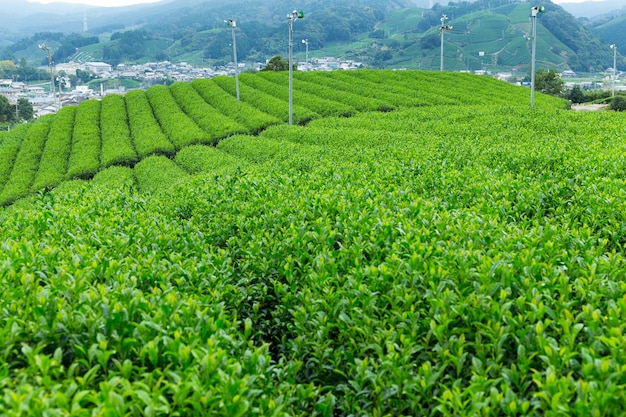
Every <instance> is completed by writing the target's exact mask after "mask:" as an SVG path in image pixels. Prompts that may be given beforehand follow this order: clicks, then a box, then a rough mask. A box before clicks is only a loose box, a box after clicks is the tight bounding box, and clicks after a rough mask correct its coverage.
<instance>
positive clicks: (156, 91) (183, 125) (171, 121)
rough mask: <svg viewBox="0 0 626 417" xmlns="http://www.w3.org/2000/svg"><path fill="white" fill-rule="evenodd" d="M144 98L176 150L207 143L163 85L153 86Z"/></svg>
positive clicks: (203, 135) (196, 126) (202, 133)
mask: <svg viewBox="0 0 626 417" xmlns="http://www.w3.org/2000/svg"><path fill="white" fill-rule="evenodd" d="M146 97H147V98H148V101H149V102H150V105H151V106H152V111H153V112H154V115H155V116H156V119H157V121H158V122H159V125H160V126H161V129H163V132H164V133H165V134H166V135H167V136H168V137H169V139H170V141H171V142H172V143H173V144H174V146H175V147H176V149H177V150H180V149H182V148H183V147H185V146H188V145H192V144H196V143H208V142H209V137H208V135H207V134H206V133H205V132H203V131H202V129H200V128H199V127H198V125H196V123H195V122H194V121H193V120H192V119H190V118H189V117H188V116H187V115H186V114H185V113H184V112H183V111H182V110H181V109H180V107H179V106H178V104H177V103H176V100H174V97H172V93H171V92H170V89H169V88H167V87H165V86H164V85H157V86H154V87H152V88H150V89H148V91H146Z"/></svg>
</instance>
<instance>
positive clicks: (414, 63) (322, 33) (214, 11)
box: [0, 0, 626, 72]
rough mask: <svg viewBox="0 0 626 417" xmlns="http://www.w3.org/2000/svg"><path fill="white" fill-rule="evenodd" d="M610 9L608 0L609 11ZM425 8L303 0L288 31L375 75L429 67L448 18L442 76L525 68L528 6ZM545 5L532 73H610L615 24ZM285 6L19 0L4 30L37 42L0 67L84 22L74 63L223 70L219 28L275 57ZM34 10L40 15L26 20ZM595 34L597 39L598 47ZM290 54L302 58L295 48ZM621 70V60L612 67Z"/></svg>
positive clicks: (189, 0) (277, 1)
mask: <svg viewBox="0 0 626 417" xmlns="http://www.w3.org/2000/svg"><path fill="white" fill-rule="evenodd" d="M611 1H614V0H607V3H608V2H611ZM424 2H428V3H429V5H430V3H431V1H430V0H302V1H300V2H298V7H299V8H301V9H302V10H304V11H305V18H304V19H303V20H302V21H301V22H298V23H297V24H296V25H295V31H296V35H295V36H297V37H298V38H302V39H308V40H309V48H310V52H311V56H316V54H318V56H319V55H322V54H323V55H326V54H329V55H332V56H338V57H342V58H347V59H354V60H359V61H363V62H365V63H366V64H367V65H368V66H370V67H376V68H401V67H408V68H423V69H437V68H438V67H439V52H440V50H439V49H440V39H439V38H440V37H439V25H440V17H441V15H442V14H446V15H447V16H448V17H449V21H448V23H450V24H451V25H453V26H454V30H452V31H450V32H449V33H446V36H445V39H446V45H445V61H446V62H445V68H446V69H449V70H455V71H459V70H478V69H489V70H499V69H500V70H502V69H515V70H518V71H524V69H525V68H526V67H527V66H528V65H529V62H530V56H529V55H530V43H529V39H528V34H529V30H530V27H529V10H530V7H531V6H532V5H534V3H530V2H520V1H519V0H476V1H474V2H454V3H449V4H447V5H445V4H443V3H441V4H435V5H434V6H433V7H432V8H430V9H427V8H423V7H416V4H422V3H424ZM433 3H435V2H433ZM444 3H447V2H444ZM545 6H546V13H544V14H542V15H541V16H540V18H539V19H538V24H539V28H538V29H539V30H538V34H539V36H538V42H539V44H538V48H539V49H538V56H537V62H538V64H539V66H540V67H542V66H543V67H554V68H557V69H559V70H565V69H573V70H575V71H580V72H594V71H603V70H604V69H605V68H607V67H609V66H612V53H611V51H610V50H609V48H608V44H605V43H606V42H607V38H606V37H607V36H616V34H617V33H626V30H621V28H622V27H623V26H621V25H623V24H624V23H623V22H622V21H620V20H613V19H608V20H604V21H602V22H596V23H593V24H592V23H590V22H589V21H587V22H586V23H587V25H586V26H585V25H583V24H582V23H584V22H582V20H580V19H579V20H577V19H576V18H574V16H572V15H571V14H570V13H568V12H566V11H565V10H564V9H563V8H561V7H560V6H558V5H555V4H553V3H550V2H547V3H546V5H545ZM293 7H294V6H293V2H292V1H291V0H289V1H288V0H263V1H260V0H232V1H230V2H228V3H226V4H225V3H223V2H221V1H218V0H208V1H200V0H177V1H163V2H160V3H153V4H147V5H137V6H132V7H124V8H94V7H84V6H74V5H71V6H69V5H67V4H65V5H58V6H52V5H36V6H35V5H33V4H32V3H28V2H26V1H24V0H17V2H16V8H15V10H16V11H15V13H14V14H15V16H14V19H13V20H12V25H13V26H18V27H19V28H21V29H20V30H24V29H23V27H22V26H20V19H22V20H28V21H29V24H30V25H29V26H28V27H29V28H30V30H31V32H30V34H29V36H33V34H34V33H35V32H37V33H38V34H39V35H38V36H34V37H33V38H32V39H30V40H29V41H28V42H26V44H29V45H30V44H32V45H30V46H29V47H28V48H25V49H16V48H11V46H10V45H9V47H8V48H5V52H4V53H2V56H0V59H12V60H14V61H15V62H17V61H18V60H19V59H20V58H21V57H23V56H28V54H29V53H30V54H31V57H32V58H31V59H35V60H41V59H42V57H41V53H40V51H38V50H37V48H36V44H37V42H39V41H46V39H45V37H46V34H45V32H47V31H49V32H54V31H64V32H76V33H80V32H81V31H82V30H83V24H84V22H83V19H84V17H85V16H86V17H87V21H88V24H89V34H90V35H91V36H93V35H98V36H100V42H99V43H98V44H95V45H89V46H88V47H84V48H82V47H81V48H80V54H82V55H81V57H82V58H81V59H84V58H85V57H89V59H93V60H105V61H107V62H109V63H111V64H117V63H122V62H124V63H132V62H141V61H143V62H146V61H150V60H172V61H185V62H191V63H196V64H206V63H209V64H211V65H225V64H226V63H228V62H229V61H230V60H231V59H232V46H231V39H230V36H227V34H228V33H227V28H226V26H225V24H224V20H225V19H228V18H233V19H235V20H237V22H238V26H237V47H238V54H239V58H240V60H241V61H242V62H243V61H255V62H263V61H264V60H266V59H268V58H270V57H271V56H273V55H276V54H282V55H285V54H286V52H287V42H286V18H285V16H286V13H287V12H288V11H290V10H291V9H293ZM33 10H35V11H37V13H38V14H35V15H31V14H29V13H32V12H33ZM53 12H58V13H57V14H56V15H55V17H54V18H51V17H50V15H49V13H53ZM1 13H7V11H6V10H5V11H3V12H0V17H2V14H1ZM19 28H18V29H19ZM4 30H6V29H4ZM115 32H118V33H115ZM122 32H126V34H123V33H122ZM18 33H19V32H18ZM111 34H113V35H111ZM594 34H595V35H597V36H602V40H600V39H598V38H597V37H595V36H594ZM19 38H20V37H19V36H18V35H16V34H14V35H13V38H8V37H5V39H4V42H5V43H6V42H8V41H7V39H12V41H13V42H14V43H13V45H15V46H17V45H18V44H19V43H15V42H16V41H17V40H18V39H19ZM1 40H2V34H0V41H1ZM615 42H617V41H615ZM22 43H23V42H22ZM618 43H620V44H621V42H618ZM0 45H2V43H0ZM26 46H28V45H26ZM52 47H53V48H55V50H58V49H60V48H62V47H65V49H63V50H64V51H70V53H69V54H67V55H63V56H61V55H57V57H56V58H55V60H56V62H63V61H64V60H70V59H77V57H75V56H73V55H72V54H71V51H72V49H71V46H68V45H63V44H62V43H57V44H54V42H53V44H52ZM295 52H296V53H297V54H300V55H303V53H304V47H303V46H302V45H301V44H300V42H299V40H298V41H297V42H296V47H295ZM622 64H623V59H622V57H621V56H620V60H619V62H618V67H620V65H622Z"/></svg>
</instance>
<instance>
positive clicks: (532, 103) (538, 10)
mask: <svg viewBox="0 0 626 417" xmlns="http://www.w3.org/2000/svg"><path fill="white" fill-rule="evenodd" d="M544 10H545V9H544V7H543V6H534V7H532V8H531V9H530V19H531V20H530V21H531V27H532V28H531V29H532V34H531V36H532V56H531V64H530V107H535V57H536V55H537V14H539V13H543V11H544Z"/></svg>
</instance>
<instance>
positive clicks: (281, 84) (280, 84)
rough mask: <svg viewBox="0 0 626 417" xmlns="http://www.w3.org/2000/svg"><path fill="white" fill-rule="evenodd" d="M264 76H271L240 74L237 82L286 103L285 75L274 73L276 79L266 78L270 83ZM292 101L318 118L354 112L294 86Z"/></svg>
mask: <svg viewBox="0 0 626 417" xmlns="http://www.w3.org/2000/svg"><path fill="white" fill-rule="evenodd" d="M266 74H269V75H272V74H270V73H260V74H254V75H252V74H241V76H240V77H239V80H240V81H241V82H242V83H244V84H246V85H249V86H251V87H253V88H255V89H258V90H261V91H263V92H265V93H267V94H270V95H273V96H274V97H276V98H279V99H281V100H284V101H285V102H286V103H288V101H289V88H288V85H289V81H288V78H287V77H288V76H287V74H286V73H275V74H273V75H276V77H268V78H270V79H271V81H270V80H269V79H267V78H265V77H264V75H266ZM293 101H294V103H298V105H300V106H302V107H305V108H307V109H309V110H310V111H312V112H315V113H317V114H319V115H320V116H350V115H351V114H353V113H354V112H355V109H354V108H352V107H350V106H348V105H346V104H342V103H337V102H334V101H331V100H327V99H325V98H322V97H321V96H317V95H314V94H308V93H305V92H304V91H301V90H298V88H297V86H295V87H294V90H293ZM294 114H295V109H294Z"/></svg>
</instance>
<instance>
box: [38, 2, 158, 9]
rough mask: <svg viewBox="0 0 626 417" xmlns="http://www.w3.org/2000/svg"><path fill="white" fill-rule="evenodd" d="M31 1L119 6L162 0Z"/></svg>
mask: <svg viewBox="0 0 626 417" xmlns="http://www.w3.org/2000/svg"><path fill="white" fill-rule="evenodd" d="M29 1H30V2H31V3H59V2H62V3H78V4H88V5H90V6H103V7H119V6H130V5H131V4H141V3H156V2H157V1H160V0H29Z"/></svg>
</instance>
